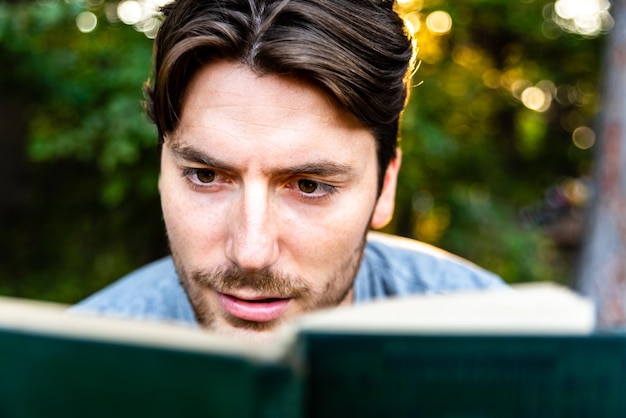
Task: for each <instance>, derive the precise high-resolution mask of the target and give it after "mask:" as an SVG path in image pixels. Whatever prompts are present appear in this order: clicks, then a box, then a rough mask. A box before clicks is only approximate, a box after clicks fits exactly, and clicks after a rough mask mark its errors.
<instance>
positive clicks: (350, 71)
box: [147, 0, 414, 189]
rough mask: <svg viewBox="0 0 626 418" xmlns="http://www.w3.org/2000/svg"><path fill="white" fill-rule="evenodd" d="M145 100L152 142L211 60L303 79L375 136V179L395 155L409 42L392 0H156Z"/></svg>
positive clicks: (410, 61)
mask: <svg viewBox="0 0 626 418" xmlns="http://www.w3.org/2000/svg"><path fill="white" fill-rule="evenodd" d="M163 14H164V17H165V19H164V21H163V23H162V25H161V27H160V29H159V32H158V35H157V37H156V40H155V47H154V48H155V50H154V74H153V76H154V85H153V87H147V93H148V94H147V98H148V101H147V110H148V114H149V116H150V118H151V119H152V120H153V121H154V123H155V124H156V126H157V129H158V133H159V142H160V143H162V142H163V141H164V139H165V136H166V134H168V133H170V132H172V131H173V130H174V129H175V128H176V126H177V123H178V120H179V115H180V113H181V107H182V104H183V99H184V95H185V90H186V87H187V85H188V84H189V82H190V81H191V78H192V77H193V76H194V74H195V73H196V71H197V70H198V69H199V68H201V67H202V66H204V65H206V64H207V63H209V62H212V61H215V60H218V59H230V60H233V61H238V62H241V63H243V64H245V65H247V66H249V67H250V69H252V70H253V71H256V72H257V73H259V74H266V73H271V74H278V75H285V76H289V77H295V78H298V79H302V80H305V81H307V82H310V83H311V84H313V85H315V86H317V87H318V88H320V89H322V90H323V91H324V92H325V93H326V94H327V95H328V96H329V97H330V98H331V99H333V100H334V101H335V102H336V103H337V104H338V105H339V106H340V107H341V108H343V109H345V110H347V111H348V112H350V113H351V114H353V115H354V116H355V117H356V118H357V119H358V120H359V121H360V122H361V123H362V124H363V125H364V126H365V127H367V128H368V129H369V130H370V131H371V132H372V134H373V135H374V137H375V139H376V142H377V153H378V164H379V183H380V184H379V189H380V186H382V180H383V174H384V172H385V170H386V168H387V166H388V165H389V162H390V160H391V159H392V158H393V157H395V155H396V145H397V136H398V126H399V119H400V114H401V112H402V110H403V108H404V106H405V104H406V100H407V96H408V87H409V86H408V83H409V77H410V75H411V72H412V69H413V68H412V67H413V65H414V47H413V44H412V42H411V40H410V39H409V37H408V36H407V34H406V31H405V28H404V24H403V21H402V19H400V18H399V17H398V15H397V14H396V13H395V12H394V10H393V1H390V0H177V1H176V2H175V3H171V4H169V5H167V6H165V7H164V9H163Z"/></svg>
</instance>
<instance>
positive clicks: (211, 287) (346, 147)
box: [159, 61, 399, 339]
mask: <svg viewBox="0 0 626 418" xmlns="http://www.w3.org/2000/svg"><path fill="white" fill-rule="evenodd" d="M181 113H182V114H181V119H180V123H179V125H178V127H177V128H176V130H175V131H174V132H173V133H172V134H171V135H170V136H169V137H168V138H166V140H165V143H164V146H163V153H162V158H161V177H160V179H159V189H160V192H161V203H162V208H163V216H164V219H165V224H166V227H167V233H168V237H169V241H170V246H171V250H172V255H173V258H174V262H175V264H176V268H177V271H178V273H179V276H180V278H181V281H182V283H183V286H184V287H185V289H186V291H187V293H188V295H189V298H190V300H191V303H192V305H193V306H194V309H195V311H196V315H197V317H198V320H199V321H200V323H201V325H202V326H204V327H206V328H208V329H211V330H214V331H216V332H218V333H223V334H231V335H238V336H244V337H250V338H256V339H263V338H264V337H266V336H268V335H271V333H270V332H269V331H272V330H274V329H275V328H276V326H277V325H279V324H281V323H283V322H284V321H285V320H287V319H290V318H292V317H294V316H296V315H298V314H300V313H302V312H306V311H311V310H315V309H319V308H324V307H329V306H336V305H340V304H347V303H350V302H351V301H352V296H353V295H352V285H353V281H354V278H355V275H356V273H357V271H358V268H359V265H360V261H361V257H362V254H363V247H364V244H365V235H366V232H367V229H368V226H369V225H370V224H371V225H372V226H374V227H379V226H382V225H383V224H384V223H386V221H387V220H388V219H389V217H390V215H391V213H392V210H393V200H394V193H395V180H396V176H397V170H398V166H399V161H398V160H399V159H398V160H394V161H393V162H392V163H391V165H390V167H389V169H388V170H387V172H386V173H385V182H384V186H383V191H382V193H381V195H380V197H379V198H377V160H376V144H375V141H374V137H373V136H372V134H371V133H370V132H369V131H367V130H366V129H365V128H363V127H362V126H361V125H360V124H359V123H358V122H357V121H356V119H354V117H353V116H351V115H349V114H347V113H345V112H342V111H341V110H340V109H339V108H338V107H337V106H335V105H334V104H333V103H332V102H331V101H330V100H329V99H328V98H327V97H326V96H324V95H323V94H322V93H321V92H320V91H319V90H317V89H315V88H313V87H312V86H310V85H308V84H306V83H303V82H298V81H295V80H292V79H289V78H284V77H280V76H274V75H266V76H262V77H259V76H257V75H255V74H254V73H253V72H251V71H250V70H249V69H247V67H245V66H242V65H239V64H235V63H232V62H226V61H222V62H217V63H213V64H210V65H208V66H206V67H204V68H203V69H201V70H200V71H199V72H198V74H197V75H196V76H195V77H194V79H193V80H192V81H191V83H190V85H189V87H188V93H187V95H186V96H185V99H184V103H183V109H182V112H181Z"/></svg>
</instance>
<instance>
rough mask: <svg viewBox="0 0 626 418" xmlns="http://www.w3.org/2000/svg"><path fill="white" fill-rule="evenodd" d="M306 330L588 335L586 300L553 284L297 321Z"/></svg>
mask: <svg viewBox="0 0 626 418" xmlns="http://www.w3.org/2000/svg"><path fill="white" fill-rule="evenodd" d="M297 326H298V327H299V328H302V329H305V330H314V331H333V332H373V333H428V334H432V333H437V334H588V333H591V332H592V331H593V330H594V326H595V309H594V305H593V303H592V302H591V301H589V300H587V299H585V298H583V297H581V296H579V295H577V294H576V293H574V292H573V291H571V290H569V289H567V288H565V287H562V286H559V285H557V284H554V283H528V284H520V285H516V286H513V287H511V288H510V289H497V290H484V291H471V292H459V293H452V294H444V295H439V294H437V295H415V296H408V297H402V298H395V299H385V300H380V301H374V302H368V303H363V304H359V305H354V306H350V307H340V308H336V309H334V310H329V311H321V312H319V313H314V314H310V315H307V316H305V317H302V318H301V319H300V320H299V321H297Z"/></svg>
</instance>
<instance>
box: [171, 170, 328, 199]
mask: <svg viewBox="0 0 626 418" xmlns="http://www.w3.org/2000/svg"><path fill="white" fill-rule="evenodd" d="M202 171H207V172H213V174H214V176H215V177H216V178H219V177H221V176H220V175H219V173H218V172H217V171H215V170H212V169H210V168H196V167H188V168H184V169H183V171H182V177H184V178H185V179H186V180H187V182H188V183H189V185H190V186H191V188H192V189H193V190H196V191H199V190H203V189H207V188H210V187H214V186H212V185H213V184H214V183H215V180H213V181H211V182H209V183H203V182H201V181H200V180H199V179H198V173H200V172H202ZM301 181H307V182H310V183H314V184H315V186H316V189H315V192H313V193H305V192H303V191H302V190H301V189H300V187H299V186H300V185H299V182H301ZM289 185H290V186H289V188H290V189H293V190H295V191H296V193H298V195H299V196H300V197H301V198H302V199H306V200H309V201H320V200H323V199H327V198H329V197H330V196H331V195H333V194H335V193H336V192H337V191H338V188H337V186H333V185H330V184H327V183H323V182H320V181H317V180H312V179H308V178H299V179H295V180H293V181H291V182H290V183H289ZM320 191H321V193H322V194H321V195H319V194H317V193H319V192H320Z"/></svg>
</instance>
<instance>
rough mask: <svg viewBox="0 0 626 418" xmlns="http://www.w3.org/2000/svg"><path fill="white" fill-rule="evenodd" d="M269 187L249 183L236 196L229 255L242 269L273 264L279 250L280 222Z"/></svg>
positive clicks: (251, 269)
mask: <svg viewBox="0 0 626 418" xmlns="http://www.w3.org/2000/svg"><path fill="white" fill-rule="evenodd" d="M275 216H276V213H275V210H274V208H273V205H272V202H271V196H270V194H269V192H268V190H267V187H264V186H263V185H260V184H259V185H254V184H252V185H249V186H248V187H245V188H244V189H243V190H242V193H240V194H239V195H238V197H237V198H235V201H234V203H233V210H232V212H231V214H230V217H231V218H230V230H229V235H228V239H227V243H226V257H227V258H228V259H229V260H230V261H232V262H233V263H234V264H236V265H237V266H239V268H241V269H242V270H250V271H255V270H261V269H263V268H265V267H270V266H271V265H273V264H274V263H275V262H276V260H277V258H278V253H279V244H278V230H277V228H278V223H277V220H276V219H275Z"/></svg>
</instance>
